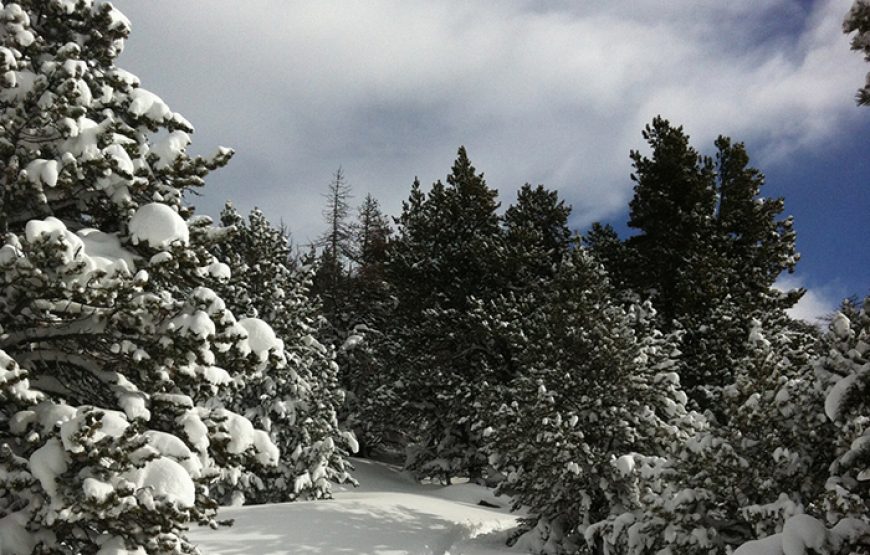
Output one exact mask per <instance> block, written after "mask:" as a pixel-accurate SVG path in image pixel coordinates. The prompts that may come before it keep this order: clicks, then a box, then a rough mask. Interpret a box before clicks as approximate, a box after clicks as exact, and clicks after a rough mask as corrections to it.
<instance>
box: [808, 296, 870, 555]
mask: <svg viewBox="0 0 870 555" xmlns="http://www.w3.org/2000/svg"><path fill="white" fill-rule="evenodd" d="M822 345H823V349H824V351H823V353H822V356H821V357H820V358H819V360H818V361H817V362H816V363H815V371H816V375H817V377H818V379H819V381H820V383H821V384H822V386H823V387H824V391H825V401H824V403H825V404H824V410H825V415H826V416H827V418H828V419H829V420H830V421H831V423H832V424H833V426H834V428H835V429H836V432H835V434H834V449H833V451H832V454H833V460H832V461H831V462H830V469H829V478H828V482H827V483H826V484H825V487H826V490H827V492H826V494H825V503H824V508H825V516H826V519H827V524H829V525H836V524H837V522H838V521H839V520H841V519H844V518H858V519H862V520H863V522H864V523H865V524H866V525H867V534H868V536H870V297H867V298H865V299H864V303H863V307H861V308H858V307H857V306H853V305H848V304H847V305H846V306H844V307H843V309H841V311H840V312H838V313H837V315H836V316H834V318H833V320H832V321H831V325H830V329H829V331H828V333H827V334H826V335H825V337H824V339H823V342H822ZM867 540H868V541H867V543H865V544H864V547H863V551H857V552H858V553H870V537H868V538H867Z"/></svg>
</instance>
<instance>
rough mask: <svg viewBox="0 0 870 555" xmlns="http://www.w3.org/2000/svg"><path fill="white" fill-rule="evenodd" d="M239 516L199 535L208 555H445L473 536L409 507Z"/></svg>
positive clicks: (314, 508) (271, 509)
mask: <svg viewBox="0 0 870 555" xmlns="http://www.w3.org/2000/svg"><path fill="white" fill-rule="evenodd" d="M233 516H236V522H235V525H233V526H232V527H230V528H225V529H222V530H218V531H212V532H205V533H203V532H200V531H194V533H193V534H192V535H193V536H194V538H193V539H194V541H197V542H198V543H200V544H203V543H204V544H206V545H203V546H202V547H203V548H204V549H203V551H204V552H206V553H207V554H208V555H241V554H246V555H284V554H291V553H293V554H331V553H334V554H342V553H346V554H360V555H365V554H372V555H374V554H378V555H387V554H389V555H397V554H400V553H408V554H421V555H422V554H435V555H444V554H445V553H447V552H448V551H449V550H450V549H451V547H452V546H453V545H454V544H455V543H457V542H460V541H462V540H464V539H467V538H468V537H470V535H471V534H472V530H471V529H470V528H469V527H468V526H463V525H461V524H456V523H455V522H453V521H450V520H448V519H445V518H442V517H439V516H437V515H433V514H431V513H426V512H422V511H420V510H417V509H414V508H411V507H408V506H404V505H391V506H389V507H384V508H380V507H373V506H372V505H371V504H368V503H360V502H353V501H348V500H345V501H343V502H342V503H340V504H339V503H334V502H331V501H319V502H301V503H292V504H282V505H262V506H256V507H247V508H246V509H245V510H244V511H241V512H239V514H238V515H233ZM487 535H489V534H487ZM487 543H489V542H487Z"/></svg>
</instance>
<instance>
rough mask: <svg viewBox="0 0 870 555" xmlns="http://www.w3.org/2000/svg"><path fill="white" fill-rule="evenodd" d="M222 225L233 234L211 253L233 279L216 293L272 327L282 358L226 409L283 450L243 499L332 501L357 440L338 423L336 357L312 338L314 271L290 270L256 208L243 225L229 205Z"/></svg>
mask: <svg viewBox="0 0 870 555" xmlns="http://www.w3.org/2000/svg"><path fill="white" fill-rule="evenodd" d="M221 222H222V224H223V225H224V226H226V227H230V226H232V228H233V234H232V235H231V237H230V238H229V239H228V240H227V241H225V242H223V243H222V244H221V245H219V246H218V249H217V252H216V254H217V256H219V257H220V258H221V259H222V260H224V261H226V262H227V264H228V266H229V268H230V272H231V274H230V275H231V277H230V278H229V279H228V281H227V282H226V283H225V284H224V285H223V287H222V288H221V289H220V291H221V293H222V294H223V296H224V297H225V298H227V299H232V300H231V302H230V303H229V305H230V309H231V310H233V311H234V312H236V313H239V314H247V315H248V317H249V318H248V319H246V320H250V321H251V322H259V321H264V322H266V323H267V324H268V325H269V326H271V328H272V329H273V330H274V332H275V334H276V336H277V338H279V339H280V340H281V341H282V342H283V346H284V350H285V351H286V357H285V359H284V360H283V361H280V362H279V363H278V364H275V365H270V366H267V367H266V368H265V369H264V370H263V372H262V374H260V375H258V377H257V379H255V380H251V381H249V382H248V383H247V384H246V385H245V388H244V389H243V390H242V391H240V392H237V393H235V394H234V395H233V397H232V399H231V400H230V401H229V402H228V404H229V405H230V406H232V407H233V408H235V409H237V410H245V415H246V416H247V417H249V418H250V419H251V421H252V422H254V424H256V425H258V426H260V427H262V428H263V429H264V430H266V431H267V432H269V434H270V437H271V439H272V441H273V442H274V443H275V445H276V446H277V447H278V448H279V450H280V451H281V459H280V463H279V465H278V467H277V468H276V469H275V470H274V471H272V472H268V473H266V474H265V475H264V476H262V477H261V476H253V477H249V482H248V489H247V491H246V492H245V495H246V498H247V500H248V501H254V502H266V501H278V502H280V501H288V500H293V499H297V498H320V497H329V496H330V493H331V485H330V482H331V481H335V482H343V481H349V480H350V476H349V474H348V468H349V467H348V465H347V462H346V461H345V459H344V457H345V456H346V455H347V454H348V453H349V452H350V451H353V450H355V444H356V441H355V439H354V438H353V437H352V435H351V434H348V433H347V432H343V431H341V430H339V428H338V424H337V423H338V421H337V416H336V413H337V411H338V409H339V408H340V406H341V405H342V403H343V394H342V392H341V390H340V389H339V387H338V376H337V368H336V364H335V360H334V358H335V357H334V352H333V350H332V349H330V348H328V347H326V346H324V345H323V344H321V343H320V342H319V341H318V340H317V339H316V338H315V337H314V334H315V332H316V330H317V328H318V327H319V326H318V321H319V320H320V319H321V318H322V316H320V314H319V307H318V306H317V304H316V303H315V302H314V301H312V300H311V299H310V298H309V295H308V290H309V288H310V287H311V280H312V270H311V268H310V267H301V268H295V269H294V268H293V267H292V262H291V258H290V244H289V242H288V240H287V237H286V236H285V234H284V233H283V232H282V231H281V230H280V229H277V228H275V227H274V226H272V225H271V224H270V223H269V221H268V220H267V219H266V217H265V216H264V215H263V213H262V212H261V211H259V210H257V209H254V210H253V211H252V212H251V213H250V215H249V216H248V220H247V222H246V221H245V220H244V219H243V218H242V217H241V216H240V215H239V213H238V212H237V211H236V210H235V208H233V206H232V205H231V204H229V203H228V204H227V206H226V207H225V208H224V210H223V212H222V213H221Z"/></svg>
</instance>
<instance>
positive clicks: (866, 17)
mask: <svg viewBox="0 0 870 555" xmlns="http://www.w3.org/2000/svg"><path fill="white" fill-rule="evenodd" d="M843 32H844V33H846V34H847V35H848V34H851V33H853V32H854V33H855V36H854V37H852V50H857V51H859V52H863V53H864V59H865V60H867V61H868V62H870V4H868V3H867V2H866V0H855V2H854V3H853V4H852V8H851V9H850V10H849V13H848V14H846V17H845V19H844V20H843ZM856 98H857V101H858V104H859V105H861V106H868V105H870V73H868V74H867V83H866V84H865V85H864V86H863V87H861V88H860V89H858V94H857V95H856Z"/></svg>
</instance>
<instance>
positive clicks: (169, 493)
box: [0, 0, 284, 555]
mask: <svg viewBox="0 0 870 555" xmlns="http://www.w3.org/2000/svg"><path fill="white" fill-rule="evenodd" d="M129 29H130V27H129V23H128V21H127V20H126V19H125V18H124V16H123V15H122V14H121V13H120V12H118V11H117V10H116V9H114V8H113V7H112V6H111V5H110V4H108V3H99V4H96V3H93V2H91V1H89V0H80V1H77V2H75V1H72V0H32V1H24V0H22V1H21V2H17V3H11V2H10V3H5V4H3V5H2V6H0V54H2V55H0V65H2V71H0V76H2V77H0V129H2V130H3V131H2V140H0V166H2V168H3V174H2V175H3V182H2V195H3V199H2V206H0V227H2V229H3V231H4V233H5V238H4V244H3V246H2V248H0V326H2V327H0V349H2V356H0V365H2V369H0V399H2V403H0V552H2V553H4V554H6V553H11V554H15V555H17V554H27V553H31V552H33V551H36V552H51V553H117V552H119V550H122V549H127V550H130V551H131V552H134V553H143V552H144V553H192V552H194V551H195V547H194V546H192V545H191V544H190V543H189V542H187V541H186V540H185V538H184V530H185V528H186V526H188V525H189V523H191V522H196V521H198V522H202V523H213V522H214V520H213V518H214V514H215V508H216V502H215V496H216V494H218V493H220V494H222V495H223V494H227V492H232V491H234V490H235V489H238V488H241V487H242V484H239V483H238V479H239V477H240V476H242V475H243V474H244V473H246V472H247V473H249V472H251V471H256V469H258V468H259V469H266V468H268V467H270V466H274V465H275V464H276V463H277V449H276V448H275V446H274V444H273V443H272V442H271V441H270V438H269V436H268V434H267V433H266V432H265V431H261V430H257V429H255V428H254V426H252V424H251V422H250V421H249V420H248V419H247V418H245V417H244V416H242V415H240V414H238V413H237V412H233V411H231V410H228V408H227V407H225V406H222V405H221V403H220V401H219V400H220V399H226V398H231V397H232V395H231V393H230V392H231V391H233V390H234V389H236V388H238V387H240V386H243V385H244V384H245V383H247V382H248V381H249V380H251V379H256V378H257V377H258V376H259V375H260V374H261V373H262V367H261V366H262V364H263V360H264V359H270V358H275V359H280V358H281V357H283V356H284V354H283V350H282V349H280V345H278V344H277V343H276V344H274V345H272V344H267V345H264V344H263V342H262V341H260V340H259V339H260V337H261V335H262V334H266V335H268V333H269V332H267V331H265V329H266V328H268V326H266V325H265V324H263V327H264V329H263V330H257V333H252V331H251V329H249V327H250V326H246V325H245V321H244V320H239V319H237V318H236V317H235V316H234V314H233V313H232V311H231V310H229V309H228V308H227V306H226V304H225V303H224V301H223V300H222V299H221V298H220V297H219V296H218V295H217V294H216V293H215V291H214V287H215V286H217V285H219V284H220V283H221V280H224V279H227V277H228V276H227V269H226V266H225V265H222V264H220V263H219V262H218V261H217V260H216V259H215V258H214V256H212V255H211V254H210V252H209V248H211V247H212V245H213V244H214V242H215V241H219V240H220V239H221V237H222V236H223V235H225V233H224V232H223V231H222V230H219V229H215V228H213V227H212V226H211V225H210V221H209V220H208V219H207V218H196V217H192V209H191V208H189V207H187V206H185V205H184V204H183V203H182V195H183V193H184V191H185V190H187V189H189V188H190V187H195V186H200V185H202V184H203V178H204V176H205V175H206V174H207V173H208V172H209V171H210V170H212V169H215V168H217V167H219V166H221V165H223V164H225V163H226V162H227V161H228V160H229V158H230V156H231V154H232V153H231V151H229V150H226V149H221V150H220V151H219V152H218V154H217V155H216V156H215V157H213V158H199V157H190V156H188V155H187V154H186V152H185V148H186V146H187V145H188V143H189V141H190V138H189V134H190V133H191V132H192V131H193V129H192V127H191V126H190V124H189V123H188V122H187V121H186V120H185V119H184V118H183V117H181V116H180V115H178V114H176V113H174V112H172V111H171V110H170V109H169V107H168V106H167V105H166V104H165V103H164V102H163V101H162V100H161V99H160V98H159V97H158V96H157V95H155V94H153V93H151V92H149V91H147V90H145V89H144V88H142V87H141V86H140V85H139V81H138V79H137V78H136V77H135V76H133V75H131V74H129V73H127V72H125V71H124V70H122V69H120V68H118V67H116V66H115V65H114V60H115V59H116V57H117V56H118V55H119V54H120V52H121V49H122V47H123V43H124V40H125V39H126V37H127V35H128V34H129ZM273 335H274V334H273ZM271 347H275V349H271Z"/></svg>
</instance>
